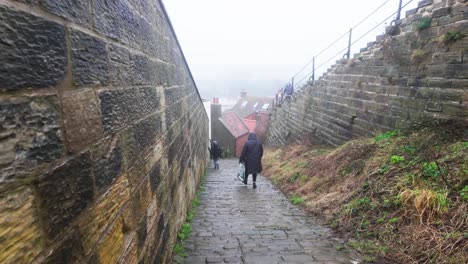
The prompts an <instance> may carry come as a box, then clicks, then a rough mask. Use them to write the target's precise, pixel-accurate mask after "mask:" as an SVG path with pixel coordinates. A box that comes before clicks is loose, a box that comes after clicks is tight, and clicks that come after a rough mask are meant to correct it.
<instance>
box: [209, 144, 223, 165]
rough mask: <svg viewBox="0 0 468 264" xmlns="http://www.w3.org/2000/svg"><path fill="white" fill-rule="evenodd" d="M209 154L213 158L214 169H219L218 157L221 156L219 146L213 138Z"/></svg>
mask: <svg viewBox="0 0 468 264" xmlns="http://www.w3.org/2000/svg"><path fill="white" fill-rule="evenodd" d="M208 150H209V151H210V156H211V158H212V159H213V163H214V168H215V170H219V158H221V147H220V146H219V145H218V141H216V140H214V141H213V142H212V144H211V149H210V148H208Z"/></svg>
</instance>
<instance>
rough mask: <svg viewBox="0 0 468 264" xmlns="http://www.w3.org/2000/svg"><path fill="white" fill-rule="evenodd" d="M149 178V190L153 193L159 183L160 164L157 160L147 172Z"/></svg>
mask: <svg viewBox="0 0 468 264" xmlns="http://www.w3.org/2000/svg"><path fill="white" fill-rule="evenodd" d="M149 180H150V187H151V191H152V192H153V193H155V192H156V190H157V189H158V187H159V184H160V183H161V165H160V163H159V162H157V163H156V164H155V165H154V166H153V168H151V170H150V172H149Z"/></svg>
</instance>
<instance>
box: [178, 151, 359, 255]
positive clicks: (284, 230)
mask: <svg viewBox="0 0 468 264" xmlns="http://www.w3.org/2000/svg"><path fill="white" fill-rule="evenodd" d="M237 165H238V163H237V160H221V164H220V170H213V169H212V168H210V169H209V175H208V177H207V179H206V183H205V187H206V188H205V192H204V193H203V194H202V195H201V201H200V207H199V208H198V210H197V215H196V216H195V218H194V221H193V230H192V234H191V235H190V236H189V238H188V239H187V240H186V243H185V247H186V251H187V253H188V257H187V258H186V259H185V260H184V261H185V263H191V264H195V263H269V264H270V263H358V261H356V260H355V259H357V257H356V255H353V254H351V253H349V252H348V250H347V249H345V247H344V245H343V242H342V241H340V240H339V239H337V238H335V237H334V236H333V235H332V233H331V231H330V230H329V229H328V228H326V227H323V226H321V225H319V224H318V223H317V222H316V221H314V220H313V219H312V218H311V217H308V216H306V214H305V213H304V212H302V210H301V209H299V208H298V207H297V206H294V205H292V204H291V203H290V202H289V201H288V200H287V199H286V197H285V196H284V195H283V194H282V193H281V192H280V191H279V190H277V189H276V188H274V187H273V186H272V184H271V183H270V182H269V181H268V180H266V179H265V178H264V177H261V176H260V177H259V179H257V185H258V188H257V189H253V188H252V179H251V177H250V178H249V182H248V185H244V184H243V183H242V182H240V181H239V180H238V179H237V178H236V173H237Z"/></svg>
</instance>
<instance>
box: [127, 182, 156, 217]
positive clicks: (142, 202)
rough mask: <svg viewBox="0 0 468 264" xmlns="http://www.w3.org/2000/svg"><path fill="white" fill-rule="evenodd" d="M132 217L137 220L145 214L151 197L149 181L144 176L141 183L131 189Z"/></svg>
mask: <svg viewBox="0 0 468 264" xmlns="http://www.w3.org/2000/svg"><path fill="white" fill-rule="evenodd" d="M132 194H133V196H132V201H131V205H130V206H131V207H132V217H133V218H134V219H135V220H136V221H137V222H138V220H139V219H142V218H143V217H144V216H145V215H146V210H147V209H148V206H149V204H150V202H151V199H152V193H151V189H150V183H149V179H148V177H145V178H144V179H143V181H142V182H141V184H140V185H139V186H137V187H136V188H135V189H134V190H133V191H132Z"/></svg>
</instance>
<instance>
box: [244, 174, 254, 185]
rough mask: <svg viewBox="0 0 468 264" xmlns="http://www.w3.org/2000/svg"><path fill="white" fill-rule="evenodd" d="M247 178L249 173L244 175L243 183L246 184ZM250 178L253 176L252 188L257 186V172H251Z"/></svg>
mask: <svg viewBox="0 0 468 264" xmlns="http://www.w3.org/2000/svg"><path fill="white" fill-rule="evenodd" d="M247 178H249V175H248V174H247V175H245V180H244V184H247ZM252 178H253V187H254V188H257V173H253V174H252Z"/></svg>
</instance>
